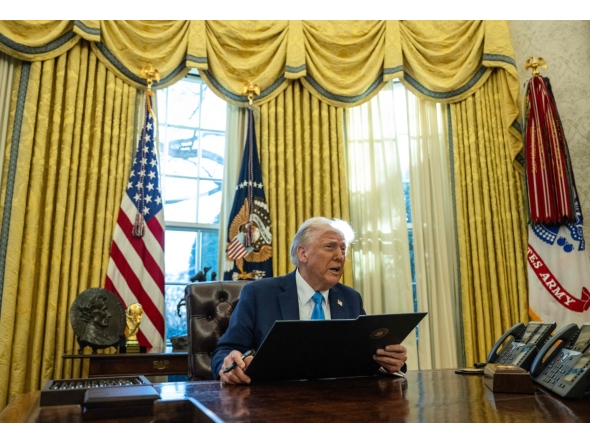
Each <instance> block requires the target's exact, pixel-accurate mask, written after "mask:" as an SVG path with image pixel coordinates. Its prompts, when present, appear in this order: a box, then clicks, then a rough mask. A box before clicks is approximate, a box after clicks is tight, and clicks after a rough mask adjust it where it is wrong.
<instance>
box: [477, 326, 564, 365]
mask: <svg viewBox="0 0 590 444" xmlns="http://www.w3.org/2000/svg"><path fill="white" fill-rule="evenodd" d="M555 327H556V324H555V322H529V325H526V326H525V325H524V324H523V323H522V322H520V323H518V324H516V325H513V326H512V327H510V328H509V329H508V331H506V333H504V334H503V335H502V337H501V338H500V339H498V341H496V343H495V344H494V347H492V351H491V352H490V354H489V355H488V360H487V363H488V364H490V363H497V364H513V365H517V366H519V367H520V368H522V369H524V370H529V369H530V368H531V364H532V363H533V360H534V359H535V357H536V356H537V353H538V352H539V349H540V348H541V347H542V346H543V344H545V342H546V341H547V340H548V339H549V337H550V335H551V333H552V332H553V330H555ZM507 340H508V342H506V341H507ZM505 342H506V344H505V345H504V346H503V347H502V349H501V350H500V352H498V349H499V348H500V347H501V346H502V344H504V343H505Z"/></svg>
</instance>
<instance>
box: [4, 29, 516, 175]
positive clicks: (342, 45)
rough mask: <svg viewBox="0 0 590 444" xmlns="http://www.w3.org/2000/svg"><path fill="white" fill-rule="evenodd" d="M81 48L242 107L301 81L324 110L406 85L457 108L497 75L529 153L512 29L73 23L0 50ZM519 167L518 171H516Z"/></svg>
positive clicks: (121, 70)
mask: <svg viewBox="0 0 590 444" xmlns="http://www.w3.org/2000/svg"><path fill="white" fill-rule="evenodd" d="M80 39H84V40H87V41H89V42H91V47H92V50H93V52H94V53H95V55H96V56H97V57H98V58H99V59H100V60H101V61H102V62H103V63H104V64H105V65H106V66H107V67H108V68H109V69H110V70H111V71H113V72H115V73H116V74H117V76H119V77H120V78H121V79H123V80H124V81H125V82H127V83H129V84H130V85H132V86H135V87H136V88H142V87H145V80H144V79H142V78H141V71H142V69H143V68H144V67H145V65H146V63H148V62H149V63H151V64H152V65H153V67H154V68H156V69H158V70H159V72H160V75H161V80H160V81H159V82H155V83H154V86H155V87H156V88H157V87H164V86H168V85H170V84H171V83H174V82H175V81H177V80H178V79H180V78H181V77H183V76H184V75H185V74H186V73H187V71H188V69H190V68H196V69H198V70H199V73H200V74H201V76H202V77H203V79H204V80H205V82H207V84H208V85H209V86H210V87H211V88H212V89H213V90H214V91H215V92H216V93H217V94H218V95H220V96H221V97H222V98H224V99H225V100H227V101H228V102H230V103H234V104H237V105H241V106H245V105H247V103H248V99H247V98H246V96H245V95H244V90H243V88H244V83H245V82H249V81H250V82H253V83H255V84H257V85H258V86H259V87H260V90H261V93H260V95H259V96H256V97H255V103H256V104H259V105H260V104H263V103H265V102H267V101H270V100H273V99H274V98H276V97H277V96H278V95H279V94H280V93H281V92H282V91H283V90H284V89H285V88H286V87H287V85H288V84H289V83H290V82H291V81H293V80H295V79H300V80H301V82H302V85H303V86H304V88H305V89H307V90H308V91H309V92H310V93H311V94H313V95H314V96H315V97H316V98H318V99H319V100H320V101H322V102H325V103H328V104H331V105H335V106H341V107H350V106H355V105H359V104H361V103H364V102H366V101H368V100H370V99H371V97H373V96H374V95H375V94H376V93H377V92H378V91H379V90H380V89H381V88H383V86H384V85H385V84H386V83H387V82H388V81H390V80H393V79H396V78H397V79H400V80H401V81H402V82H403V83H404V85H405V86H406V87H407V88H409V89H410V90H412V91H413V92H414V93H416V94H417V95H418V96H421V97H424V98H429V99H432V100H435V101H439V102H445V103H446V102H449V103H451V102H457V101H460V100H463V99H464V98H465V97H468V96H470V95H471V94H473V92H474V91H476V90H477V89H479V88H480V87H481V85H482V84H483V83H484V82H485V80H486V79H487V77H488V76H489V75H490V73H491V71H492V69H493V68H501V69H503V70H505V71H506V72H507V73H508V76H507V83H506V86H505V90H503V98H502V100H503V107H502V113H503V116H504V117H503V118H504V123H505V125H506V128H507V129H508V134H509V135H510V136H509V138H508V143H509V145H510V147H511V148H510V149H511V152H512V154H513V156H514V157H516V155H517V154H518V153H519V152H520V150H521V148H522V137H521V136H520V134H519V130H518V128H517V127H518V125H516V126H515V127H513V124H514V123H515V122H517V119H518V115H519V102H518V92H519V85H518V72H517V69H516V66H515V62H514V51H513V48H512V42H511V39H510V32H509V29H508V24H507V23H506V22H505V21H496V20H485V21H481V20H464V21H462V20H438V21H437V20H402V21H400V20H346V21H338V20H268V21H265V20H223V21H218V20H190V21H176V20H162V21H142V20H130V21H123V20H74V21H60V20H54V21H26V20H5V21H0V50H1V51H3V52H5V53H7V54H10V55H12V56H13V57H16V58H18V59H21V60H27V61H39V60H48V59H50V58H53V57H56V56H57V55H59V54H62V53H64V52H65V51H67V50H68V49H69V48H71V47H73V45H75V43H76V42H77V41H78V40H80ZM517 167H518V166H517Z"/></svg>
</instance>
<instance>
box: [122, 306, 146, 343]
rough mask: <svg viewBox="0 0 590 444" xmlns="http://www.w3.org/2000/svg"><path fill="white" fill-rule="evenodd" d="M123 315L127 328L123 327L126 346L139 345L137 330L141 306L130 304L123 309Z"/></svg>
mask: <svg viewBox="0 0 590 444" xmlns="http://www.w3.org/2000/svg"><path fill="white" fill-rule="evenodd" d="M125 316H126V318H127V328H126V329H125V336H126V337H127V341H126V346H127V348H130V347H139V342H138V341H137V332H138V331H139V325H140V324H141V318H142V317H143V308H142V307H141V305H140V304H131V305H130V306H129V307H127V310H125Z"/></svg>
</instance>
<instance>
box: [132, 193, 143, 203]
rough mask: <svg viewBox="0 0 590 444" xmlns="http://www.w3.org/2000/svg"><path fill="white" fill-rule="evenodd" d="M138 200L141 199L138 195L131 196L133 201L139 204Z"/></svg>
mask: <svg viewBox="0 0 590 444" xmlns="http://www.w3.org/2000/svg"><path fill="white" fill-rule="evenodd" d="M139 199H141V196H140V195H139V193H136V194H135V196H133V200H134V201H135V202H139Z"/></svg>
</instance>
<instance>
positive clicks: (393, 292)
mask: <svg viewBox="0 0 590 444" xmlns="http://www.w3.org/2000/svg"><path fill="white" fill-rule="evenodd" d="M396 89H397V91H396V92H400V91H401V93H402V94H403V91H404V88H403V86H401V85H399V84H398V85H397V86H396ZM394 109H395V106H394V92H393V85H391V84H390V85H388V86H387V87H385V88H384V89H383V90H381V91H380V92H379V94H377V96H375V97H374V98H373V99H372V100H371V101H369V102H368V103H365V104H363V105H361V106H358V107H355V108H352V109H350V110H348V119H347V135H348V143H347V145H348V150H347V154H348V159H347V160H348V177H347V183H348V188H349V194H350V217H351V219H350V221H351V223H352V226H353V228H354V229H355V230H357V232H358V234H357V240H356V242H355V243H354V245H353V257H354V267H353V268H354V285H353V287H354V288H355V289H356V290H358V291H359V292H360V293H361V295H362V297H363V304H364V307H365V310H366V311H367V313H369V314H383V313H408V312H413V311H414V298H413V292H412V272H411V265H410V250H409V243H408V226H407V222H406V205H405V200H404V192H403V183H402V180H403V176H402V165H401V160H400V157H401V154H400V149H399V145H401V143H400V141H399V138H398V129H400V128H401V127H404V126H406V127H407V125H404V124H405V116H400V115H399V114H396V113H395V112H394ZM400 117H401V118H400ZM426 322H428V321H427V320H426ZM404 346H405V347H406V348H407V349H408V368H413V369H417V368H419V366H418V352H417V350H418V348H417V347H418V346H417V341H416V336H415V335H409V337H408V338H407V339H406V340H405V341H404Z"/></svg>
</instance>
